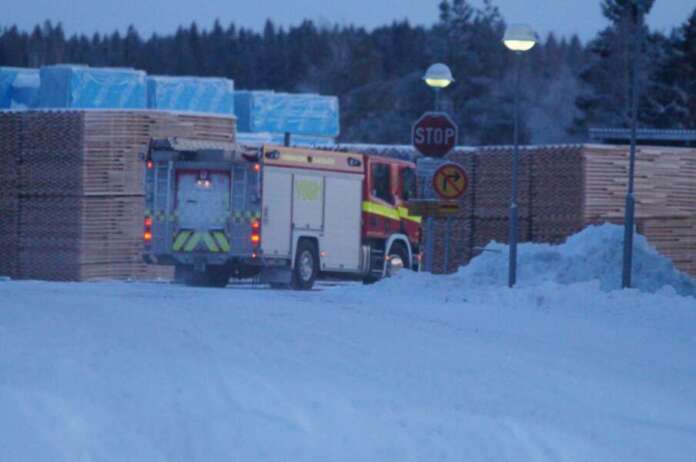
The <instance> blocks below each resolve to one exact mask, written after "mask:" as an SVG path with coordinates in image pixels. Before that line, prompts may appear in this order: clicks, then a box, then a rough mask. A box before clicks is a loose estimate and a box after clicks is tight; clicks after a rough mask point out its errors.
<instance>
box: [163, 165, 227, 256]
mask: <svg viewBox="0 0 696 462" xmlns="http://www.w3.org/2000/svg"><path fill="white" fill-rule="evenodd" d="M230 194H231V185H230V172H229V171H208V170H177V174H176V211H177V215H178V216H177V219H178V224H179V232H178V234H177V236H176V238H175V241H174V246H173V249H174V251H178V252H216V253H217V252H227V251H229V241H228V240H227V237H226V236H225V224H226V222H227V219H228V217H229V213H230Z"/></svg>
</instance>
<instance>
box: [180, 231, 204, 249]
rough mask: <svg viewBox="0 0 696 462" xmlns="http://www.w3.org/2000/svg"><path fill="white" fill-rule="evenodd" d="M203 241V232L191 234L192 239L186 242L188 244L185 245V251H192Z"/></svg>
mask: <svg viewBox="0 0 696 462" xmlns="http://www.w3.org/2000/svg"><path fill="white" fill-rule="evenodd" d="M199 242H201V233H198V232H196V233H193V236H191V239H189V241H188V242H187V243H186V246H185V247H184V251H185V252H192V251H193V250H194V249H195V248H196V247H198V243H199Z"/></svg>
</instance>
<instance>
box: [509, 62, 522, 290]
mask: <svg viewBox="0 0 696 462" xmlns="http://www.w3.org/2000/svg"><path fill="white" fill-rule="evenodd" d="M515 54H516V56H515V59H516V60H517V63H516V65H517V70H516V74H517V75H516V76H515V109H514V118H515V121H514V129H513V143H514V146H515V147H514V150H513V153H512V198H511V200H510V228H509V232H508V243H509V245H510V258H509V268H508V287H514V286H515V282H516V281H517V228H518V226H517V222H518V211H517V183H518V181H519V180H518V173H519V160H520V159H519V146H518V144H519V127H518V119H519V105H520V101H519V99H520V97H519V93H520V74H521V73H522V70H521V67H522V53H520V52H517V53H515Z"/></svg>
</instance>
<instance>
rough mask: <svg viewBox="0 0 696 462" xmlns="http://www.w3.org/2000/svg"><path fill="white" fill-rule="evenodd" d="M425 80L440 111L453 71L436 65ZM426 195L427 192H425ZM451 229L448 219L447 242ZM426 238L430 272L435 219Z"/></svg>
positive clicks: (429, 221)
mask: <svg viewBox="0 0 696 462" xmlns="http://www.w3.org/2000/svg"><path fill="white" fill-rule="evenodd" d="M423 80H424V81H425V83H426V85H428V86H429V87H430V88H432V89H433V90H435V111H439V110H440V91H441V90H442V89H443V88H447V87H449V86H450V84H451V83H452V82H454V77H452V71H451V70H450V68H449V66H447V64H443V63H435V64H433V65H432V66H430V67H429V68H428V70H427V71H425V75H424V76H423ZM423 194H425V192H423ZM449 228H450V219H449V218H448V219H447V230H448V233H447V241H448V242H449ZM425 236H426V241H425V255H426V260H425V262H424V266H425V270H426V271H428V272H432V271H433V252H434V250H435V249H434V246H435V239H434V238H433V217H427V218H426V219H425ZM447 250H449V247H448V246H447ZM446 253H447V254H449V252H448V251H446Z"/></svg>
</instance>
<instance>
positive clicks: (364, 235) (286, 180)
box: [143, 138, 421, 290]
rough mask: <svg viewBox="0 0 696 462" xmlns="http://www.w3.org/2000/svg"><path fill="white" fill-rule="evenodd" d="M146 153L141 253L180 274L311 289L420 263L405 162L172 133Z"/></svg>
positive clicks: (205, 282)
mask: <svg viewBox="0 0 696 462" xmlns="http://www.w3.org/2000/svg"><path fill="white" fill-rule="evenodd" d="M145 162H146V169H145V171H146V174H145V209H146V210H145V222H144V233H143V237H144V243H145V247H144V249H145V250H144V260H145V261H146V262H147V263H150V264H157V265H174V266H175V278H176V279H177V280H178V281H181V282H184V283H186V284H189V285H197V286H213V287H215V286H218V287H223V286H225V285H227V283H228V282H229V279H230V278H231V277H236V278H250V277H258V278H259V279H260V280H261V281H262V282H265V283H269V284H270V285H271V286H272V287H291V288H293V289H298V290H308V289H311V288H312V286H313V284H314V282H315V280H316V279H317V278H319V277H322V276H329V277H342V278H350V279H362V280H363V281H365V282H373V281H376V280H378V279H380V278H382V277H385V276H389V275H390V274H392V273H393V272H395V271H397V270H399V269H401V268H402V267H405V268H409V269H413V270H417V268H418V266H419V260H420V259H419V242H420V238H421V228H420V222H421V219H420V218H419V217H417V216H412V215H409V213H408V209H407V208H406V206H405V203H406V201H408V200H409V199H411V198H415V194H416V172H415V165H414V164H413V163H411V162H407V161H403V160H397V159H391V158H385V157H379V156H367V155H363V154H358V153H352V152H334V151H326V150H316V149H301V148H291V147H285V146H273V145H264V146H261V147H244V146H241V145H237V144H228V143H219V142H202V141H193V140H186V139H179V138H169V139H158V140H152V141H151V143H150V146H149V149H148V152H147V154H146V155H145Z"/></svg>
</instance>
